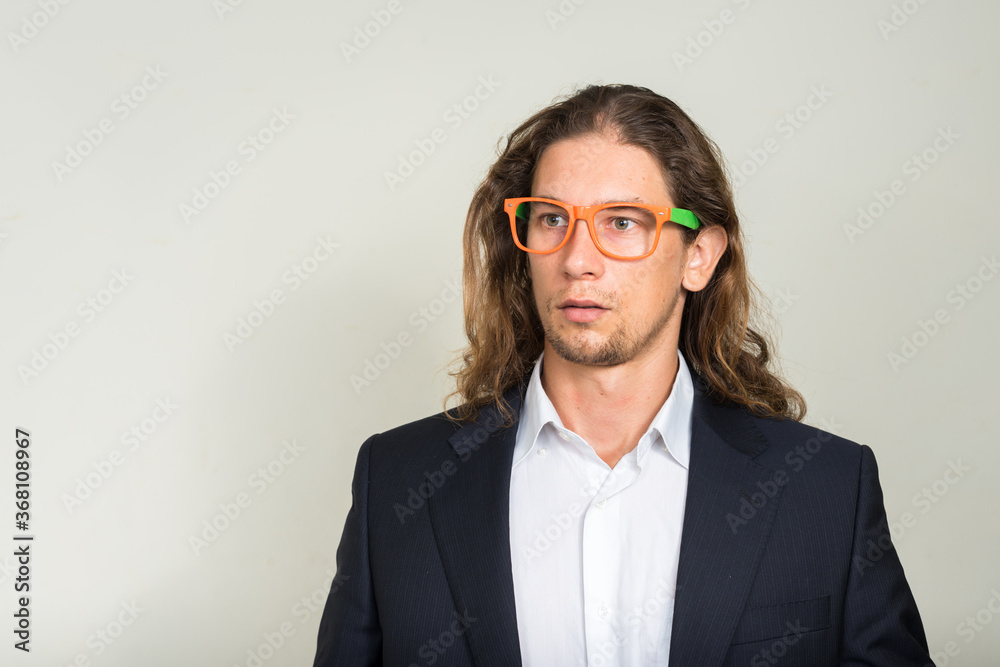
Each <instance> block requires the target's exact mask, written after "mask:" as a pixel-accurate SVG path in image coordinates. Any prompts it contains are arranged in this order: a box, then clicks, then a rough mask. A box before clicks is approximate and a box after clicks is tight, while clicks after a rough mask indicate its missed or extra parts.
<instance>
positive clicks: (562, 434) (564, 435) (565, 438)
mask: <svg viewBox="0 0 1000 667" xmlns="http://www.w3.org/2000/svg"><path fill="white" fill-rule="evenodd" d="M559 437H560V438H562V439H563V440H565V441H566V442H569V436H568V435H566V434H565V433H563V432H562V431H559Z"/></svg>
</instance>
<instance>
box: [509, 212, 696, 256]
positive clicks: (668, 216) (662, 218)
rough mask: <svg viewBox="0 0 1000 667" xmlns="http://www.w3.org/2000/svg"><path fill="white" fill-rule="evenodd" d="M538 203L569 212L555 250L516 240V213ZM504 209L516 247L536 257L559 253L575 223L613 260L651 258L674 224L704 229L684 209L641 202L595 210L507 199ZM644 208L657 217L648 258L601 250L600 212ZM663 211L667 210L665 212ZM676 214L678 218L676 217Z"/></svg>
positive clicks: (694, 216) (570, 234)
mask: <svg viewBox="0 0 1000 667" xmlns="http://www.w3.org/2000/svg"><path fill="white" fill-rule="evenodd" d="M531 201H538V202H545V203H547V204H553V205H556V206H560V207H562V208H565V209H566V210H567V211H569V214H570V220H569V224H568V225H567V227H566V235H565V236H564V237H563V240H562V243H560V244H559V245H557V246H556V247H555V248H553V249H552V250H531V249H530V248H526V247H525V246H523V245H521V241H520V240H519V239H518V238H517V222H516V218H517V209H518V208H519V207H520V206H521V204H524V203H525V202H531ZM503 204H504V209H505V210H506V211H507V216H508V217H509V218H510V233H511V236H512V237H513V238H514V243H515V244H517V247H518V248H520V249H521V250H523V251H525V252H530V253H534V254H536V255H549V254H551V253H554V252H558V251H559V250H561V249H562V248H563V246H565V245H566V243H567V242H568V241H569V239H570V237H571V236H573V229H574V227H573V225H575V224H576V221H577V220H578V219H579V220H583V221H584V222H585V223H587V230H588V231H589V232H590V238H591V240H593V241H594V245H595V246H596V247H597V249H598V250H600V251H601V253H602V254H603V255H605V256H607V257H610V258H612V259H645V258H646V257H649V256H650V255H652V254H653V253H654V252H655V251H656V246H657V245H658V244H659V242H660V230H662V229H663V223H665V222H673V223H675V224H678V225H681V226H682V227H687V228H688V229H698V228H699V227H701V221H700V220H699V219H698V216H696V215H695V214H694V213H692V212H691V211H689V210H687V209H684V208H674V207H671V206H655V205H653V204H643V203H640V202H610V203H608V204H596V205H592V206H574V205H572V204H567V203H566V202H564V201H559V200H558V199H547V198H545V197H508V198H507V199H504V200H503ZM623 206H624V207H629V208H641V209H643V210H646V211H649V212H650V213H652V214H653V215H655V216H656V237H655V238H653V247H652V248H651V249H650V250H649V252H647V253H646V254H645V255H639V256H637V257H625V256H623V255H615V254H614V253H611V252H608V251H607V250H605V249H604V248H603V247H602V246H601V243H600V241H598V240H597V230H596V229H594V216H596V215H597V214H598V213H599V212H600V211H603V210H604V209H606V208H622V207H623ZM661 209H666V211H663V210H661ZM675 214H676V218H675V217H674V216H675Z"/></svg>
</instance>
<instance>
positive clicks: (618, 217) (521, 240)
mask: <svg viewBox="0 0 1000 667" xmlns="http://www.w3.org/2000/svg"><path fill="white" fill-rule="evenodd" d="M504 210H505V211H507V215H508V216H509V217H510V231H511V235H512V236H513V237H514V243H515V244H517V247H518V248H520V249H521V250H524V251H525V252H531V253H536V254H540V255H545V254H548V253H553V252H556V251H557V250H559V249H560V248H562V247H563V246H564V245H566V242H567V241H568V240H569V238H570V237H571V236H572V235H573V225H574V224H575V222H576V221H577V220H583V221H585V222H586V223H587V228H588V229H589V230H590V238H591V239H593V241H594V245H595V246H597V249H598V250H600V251H601V252H602V253H604V254H605V255H607V256H608V257H611V258H613V259H642V258H644V257H649V256H650V255H652V254H653V251H654V250H656V244H657V242H659V240H660V230H661V229H662V228H663V223H665V222H673V223H676V224H678V225H682V226H684V227H687V228H689V229H698V228H699V227H700V226H701V222H700V221H699V220H698V216H696V215H695V214H694V213H692V212H691V211H688V210H686V209H683V208H672V207H668V206H654V205H652V204H640V203H637V202H612V203H609V204H600V205H595V206H573V205H572V204H567V203H566V202H561V201H559V200H557V199H546V198H544V197H515V198H510V199H505V200H504Z"/></svg>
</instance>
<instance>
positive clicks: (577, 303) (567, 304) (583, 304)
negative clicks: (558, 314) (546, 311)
mask: <svg viewBox="0 0 1000 667" xmlns="http://www.w3.org/2000/svg"><path fill="white" fill-rule="evenodd" d="M559 308H600V309H601V310H607V309H606V308H604V306H602V305H601V304H599V303H597V302H596V301H591V300H590V299H566V300H565V301H563V302H562V303H560V304H559Z"/></svg>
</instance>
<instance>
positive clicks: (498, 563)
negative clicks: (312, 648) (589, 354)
mask: <svg viewBox="0 0 1000 667" xmlns="http://www.w3.org/2000/svg"><path fill="white" fill-rule="evenodd" d="M694 379H695V399H694V409H693V412H692V424H691V427H692V428H691V459H690V467H689V478H688V480H689V482H688V492H687V500H686V510H685V515H684V524H683V535H682V539H681V551H680V561H679V566H678V573H677V597H676V601H675V608H674V620H673V626H672V632H671V636H672V639H671V650H670V664H671V665H673V666H674V667H677V666H681V667H685V666H688V665H690V666H694V667H706V666H707V667H711V666H722V665H724V666H737V665H739V666H746V667H762V666H771V665H810V666H817V667H823V666H827V665H831V666H832V665H850V666H860V665H880V666H882V665H914V666H918V665H919V666H921V667H922V666H923V665H928V664H932V663H931V660H930V657H929V656H928V653H927V643H926V639H925V637H924V631H923V627H922V625H921V621H920V617H919V614H918V612H917V608H916V604H915V602H914V600H913V597H912V594H911V593H910V589H909V586H908V585H907V583H906V579H905V576H904V574H903V569H902V566H901V565H900V563H899V559H898V557H897V555H896V552H895V550H894V549H893V548H892V544H891V540H890V539H889V530H888V525H887V522H886V518H885V511H884V508H883V504H882V492H881V488H880V486H879V482H878V470H877V466H876V464H875V458H874V455H873V453H872V451H871V449H869V448H868V447H866V446H864V445H859V444H857V443H853V442H850V441H848V440H845V439H843V438H839V437H837V436H834V435H832V434H829V433H825V432H823V431H820V430H818V429H815V428H812V427H809V426H806V425H804V424H799V423H797V422H794V421H790V420H774V419H765V418H758V417H755V416H752V415H751V414H750V413H748V412H747V411H745V410H744V409H742V408H739V407H737V406H732V405H716V404H715V403H714V402H713V401H712V400H710V399H709V397H708V396H707V395H706V390H705V386H704V384H703V383H702V382H701V381H700V380H699V379H698V377H697V375H695V376H694ZM524 389H525V384H522V385H520V386H519V387H514V388H512V390H511V391H509V392H508V393H507V395H506V397H505V398H506V400H507V402H508V403H509V404H510V405H511V407H512V408H513V409H514V410H515V411H519V410H520V406H521V399H522V397H523V392H524ZM496 424H497V422H496V413H495V411H492V410H484V411H483V414H481V416H480V419H479V420H478V422H476V423H474V424H468V425H466V426H464V427H461V428H459V427H457V426H456V425H454V424H452V423H451V422H449V421H447V420H446V419H445V418H444V416H443V414H438V415H434V416H432V417H428V418H425V419H422V420H419V421H416V422H412V423H410V424H406V425H404V426H400V427H398V428H395V429H392V430H390V431H387V432H385V433H381V434H378V435H374V436H372V437H371V438H369V439H368V440H366V441H365V442H364V444H363V445H362V446H361V450H360V452H359V454H358V460H357V464H356V467H355V474H354V481H353V484H352V491H353V504H352V507H351V510H350V511H349V512H348V515H347V520H346V522H345V525H344V530H343V534H342V537H341V542H340V546H339V548H338V549H337V581H338V585H337V586H335V587H334V589H333V590H332V592H331V595H330V597H329V599H328V601H327V605H326V608H325V610H324V613H323V618H322V620H321V623H320V630H319V642H318V647H317V653H316V660H315V663H314V664H315V666H316V667H335V666H337V667H339V666H349V665H388V666H392V667H396V666H399V667H409V666H411V665H435V666H436V667H449V666H459V665H477V666H480V667H483V666H497V667H500V666H505V667H506V666H515V667H516V666H517V665H520V664H521V657H520V652H519V647H518V646H519V643H518V634H517V623H516V617H515V605H514V591H513V580H512V575H511V560H510V544H509V524H508V512H509V491H510V473H511V463H512V461H511V456H512V454H513V449H514V439H515V435H516V431H517V428H516V426H517V425H516V424H515V425H514V426H513V427H510V428H506V429H504V428H498V427H497V425H496ZM529 667H536V666H529ZM537 667H561V666H559V665H545V666H537ZM567 667H568V666H567Z"/></svg>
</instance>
